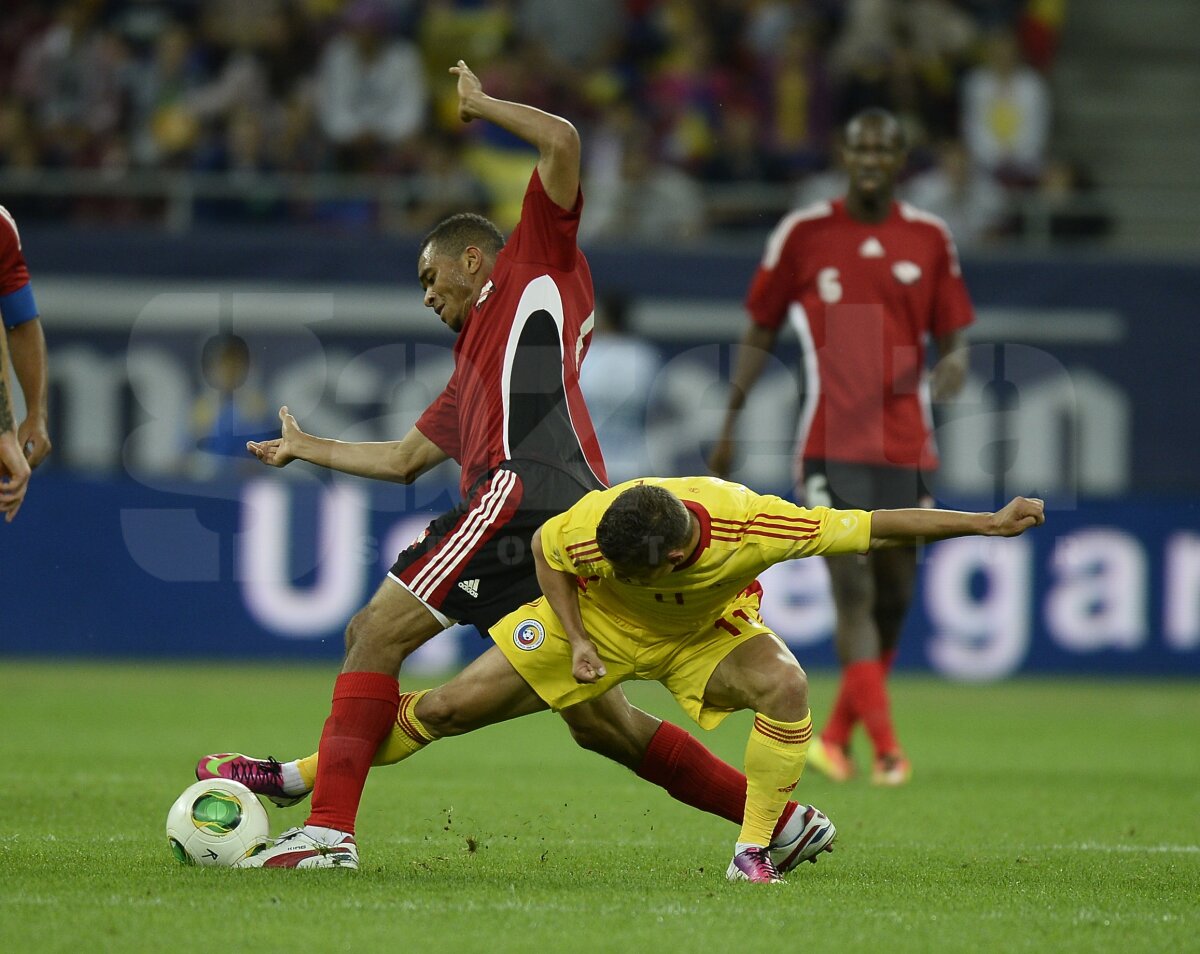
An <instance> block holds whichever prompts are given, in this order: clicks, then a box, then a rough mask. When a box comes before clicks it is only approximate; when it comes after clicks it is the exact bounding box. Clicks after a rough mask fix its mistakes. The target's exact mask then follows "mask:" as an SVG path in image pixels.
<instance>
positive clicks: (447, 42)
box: [417, 0, 513, 133]
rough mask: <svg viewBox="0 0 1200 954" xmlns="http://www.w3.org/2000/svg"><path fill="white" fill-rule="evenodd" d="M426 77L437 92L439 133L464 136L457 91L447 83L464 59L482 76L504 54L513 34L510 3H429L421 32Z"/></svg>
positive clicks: (467, 0) (437, 0)
mask: <svg viewBox="0 0 1200 954" xmlns="http://www.w3.org/2000/svg"><path fill="white" fill-rule="evenodd" d="M417 31H418V32H417V37H418V42H419V44H420V49H421V57H422V59H424V61H425V75H426V77H427V79H428V80H429V81H430V84H431V88H432V89H433V90H434V96H435V99H434V122H435V125H436V127H437V128H438V129H439V130H442V131H446V132H450V133H459V132H460V131H461V129H462V123H461V122H460V121H459V118H458V92H457V90H456V89H455V86H454V84H452V83H446V82H443V80H444V79H445V77H446V71H447V70H448V69H449V68H450V67H451V66H453V65H454V64H455V63H457V62H458V61H459V60H460V59H462V60H466V61H467V62H468V63H470V64H471V67H472V69H474V70H475V71H476V74H477V75H480V76H482V75H484V73H483V71H486V70H488V69H489V67H490V66H491V65H492V64H493V63H494V62H495V61H496V59H497V58H498V57H499V56H501V54H502V53H503V51H504V49H505V47H506V45H507V44H508V42H509V39H510V38H511V36H512V33H513V15H512V10H511V8H510V4H509V3H507V2H501V3H497V2H490V3H489V2H485V3H480V2H478V0H428V2H427V4H426V7H425V11H424V13H423V15H422V16H421V19H420V23H419V25H418V28H417Z"/></svg>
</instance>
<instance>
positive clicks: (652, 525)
mask: <svg viewBox="0 0 1200 954" xmlns="http://www.w3.org/2000/svg"><path fill="white" fill-rule="evenodd" d="M691 534H692V519H691V515H690V514H689V513H688V510H687V508H686V507H685V506H684V505H683V501H682V500H680V499H679V498H678V497H676V496H675V495H674V494H673V493H671V492H670V491H669V490H666V489H664V488H662V487H656V486H654V485H652V484H639V485H638V486H636V487H630V488H629V489H628V490H626V491H623V492H622V493H620V494H618V495H617V499H616V500H614V501H613V502H612V503H611V504H610V505H609V507H608V509H607V510H606V511H604V516H603V517H601V518H600V523H599V525H598V526H597V527H596V543H597V545H598V546H599V547H600V552H601V553H602V554H603V555H604V559H606V560H608V562H609V563H613V564H615V565H616V566H622V567H636V568H642V567H645V568H647V569H651V570H652V569H656V568H657V567H660V566H662V565H663V564H664V563H665V562H666V561H667V551H668V550H673V549H675V548H677V547H681V546H683V545H684V544H686V543H687V542H688V539H689V538H690V537H691Z"/></svg>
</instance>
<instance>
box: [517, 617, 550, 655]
mask: <svg viewBox="0 0 1200 954" xmlns="http://www.w3.org/2000/svg"><path fill="white" fill-rule="evenodd" d="M545 639H546V630H545V627H543V626H542V624H541V623H539V622H538V621H537V620H536V619H527V620H524V621H522V622H520V623H517V628H516V629H514V630H513V642H514V643H515V644H516V646H517V649H523V650H525V651H526V652H532V651H533V650H535V649H537V648H538V647H539V646H540V645H542V642H543V641H544V640H545Z"/></svg>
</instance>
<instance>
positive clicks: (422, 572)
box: [388, 461, 599, 634]
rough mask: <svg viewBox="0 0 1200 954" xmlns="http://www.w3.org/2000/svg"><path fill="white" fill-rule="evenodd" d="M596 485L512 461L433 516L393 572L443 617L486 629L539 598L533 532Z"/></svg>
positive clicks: (551, 469) (537, 466) (448, 620)
mask: <svg viewBox="0 0 1200 954" xmlns="http://www.w3.org/2000/svg"><path fill="white" fill-rule="evenodd" d="M596 489H599V485H598V484H597V485H596V486H583V485H581V484H580V483H579V482H578V481H577V480H576V479H575V478H574V477H573V476H571V475H569V474H567V473H566V472H564V471H562V470H559V469H557V468H554V467H549V466H545V465H542V464H537V463H530V462H526V461H509V462H506V463H505V464H502V465H501V466H500V467H499V468H498V469H497V470H496V471H495V472H494V473H492V474H491V475H489V476H488V477H485V478H484V479H482V480H480V481H479V483H477V484H476V485H475V487H474V488H473V489H472V491H471V495H470V497H469V498H468V499H467V500H464V501H463V502H462V503H460V504H459V505H458V506H457V507H455V508H453V509H452V510H448V511H447V512H446V513H444V514H442V515H441V516H440V517H437V518H435V519H434V520H433V522H432V523H430V524H429V526H428V527H427V528H426V529H425V532H424V533H422V534H421V536H420V537H418V538H417V540H416V541H415V542H414V543H413V544H412V546H410V547H409V548H408V549H406V550H405V551H404V552H403V553H401V554H400V555H399V556H398V557H397V558H396V562H395V563H394V564H393V565H392V568H391V570H390V571H389V572H388V576H390V577H391V578H392V579H393V580H395V581H396V582H398V583H400V584H401V585H402V586H403V587H404V588H405V589H407V590H408V591H409V592H410V593H412V594H413V596H415V597H416V598H417V599H419V600H420V601H421V602H422V603H424V604H425V605H426V607H428V608H429V609H430V610H432V611H433V613H434V615H435V616H437V617H438V618H439V620H440V621H441V622H442V623H444V624H446V625H449V624H450V623H452V622H462V623H470V624H471V625H473V626H475V627H476V628H477V629H479V631H480V632H481V633H485V634H486V632H487V630H488V629H489V628H490V627H491V626H492V625H493V624H494V623H495V622H496V621H497V620H498V619H500V618H501V617H502V616H505V615H506V614H508V613H510V612H512V611H513V610H514V609H516V608H517V607H518V606H520V605H521V604H522V603H528V602H529V601H530V600H534V599H537V598H538V597H539V596H541V592H542V591H541V589H540V587H539V586H538V582H537V575H536V571H535V569H534V564H533V550H532V549H531V546H530V544H531V541H532V540H533V534H534V532H535V531H536V530H537V529H538V528H539V527H540V526H541V525H542V524H543V523H545V522H546V521H547V520H549V519H550V518H551V517H554V516H557V515H558V514H560V513H562V512H563V511H564V510H567V509H569V508H570V507H571V506H573V505H574V504H575V502H576V501H577V500H579V498H580V497H582V496H583V495H584V494H586V493H587V492H588V491H590V490H596Z"/></svg>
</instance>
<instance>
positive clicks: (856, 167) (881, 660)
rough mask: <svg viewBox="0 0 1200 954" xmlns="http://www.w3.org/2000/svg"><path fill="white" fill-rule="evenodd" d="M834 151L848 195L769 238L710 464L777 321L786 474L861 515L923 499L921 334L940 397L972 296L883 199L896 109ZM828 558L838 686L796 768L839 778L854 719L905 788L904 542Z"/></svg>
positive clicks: (900, 150) (956, 386) (940, 230)
mask: <svg viewBox="0 0 1200 954" xmlns="http://www.w3.org/2000/svg"><path fill="white" fill-rule="evenodd" d="M843 159H844V162H845V165H846V169H847V171H848V173H849V178H850V186H849V191H848V193H847V195H846V197H845V198H844V199H840V200H838V201H835V202H832V203H828V202H822V203H818V204H817V205H815V206H811V207H809V208H806V209H802V210H799V211H796V212H793V213H791V214H789V215H788V216H786V217H785V218H784V219H783V220H782V221H781V222H780V223H779V225H778V226H776V228H775V231H774V232H773V233H772V234H771V236H770V238H769V239H768V241H767V246H766V251H765V252H764V255H763V259H762V262H761V264H760V266H759V268H758V271H757V273H756V274H755V276H754V279H753V282H752V283H751V286H750V290H749V293H748V294H747V297H746V308H747V311H748V312H749V316H750V325H749V327H748V328H747V329H746V332H745V334H744V335H743V337H742V340H741V346H740V347H739V349H738V356H737V358H736V360H735V366H734V373H733V380H732V382H731V383H732V387H731V394H730V400H729V408H728V411H727V413H726V418H725V424H724V427H723V429H722V432H721V435H720V438H719V439H718V441H717V443H716V445H715V446H714V448H713V451H712V454H711V457H710V459H709V466H710V467H711V469H712V470H713V472H714V473H717V474H720V475H725V474H727V473H728V472H729V469H730V464H731V461H732V454H733V441H734V438H735V435H736V426H737V419H738V414H739V412H740V411H741V408H742V406H743V404H744V403H745V400H746V395H747V394H748V393H749V391H750V389H751V387H752V386H753V385H754V382H755V381H756V380H757V379H758V376H759V374H760V373H761V371H762V368H763V365H764V363H765V361H766V357H767V354H768V353H769V352H770V351H771V350H772V349H773V348H774V346H775V342H776V339H777V337H778V334H779V330H780V328H781V327H782V325H783V322H784V320H785V318H786V319H790V320H791V322H792V325H793V326H794V327H795V329H796V331H797V333H798V334H799V337H800V342H801V347H802V350H803V361H804V371H805V380H804V401H803V404H802V407H801V414H800V428H799V434H798V437H797V473H796V478H797V482H798V483H800V482H801V481H802V482H803V487H804V499H805V502H806V503H807V504H808V505H809V506H832V507H835V508H839V509H856V508H857V509H863V510H874V509H880V508H889V509H890V508H901V507H912V506H915V505H917V504H918V503H926V504H927V503H928V501H929V489H928V478H929V476H930V475H931V474H932V472H933V471H934V470H935V468H936V466H937V457H936V452H935V450H934V447H933V440H932V435H931V433H930V428H929V414H928V396H927V390H929V389H928V388H927V381H926V378H925V345H926V340H927V338H929V337H932V338H933V340H934V343H935V345H936V347H937V351H938V355H939V357H940V360H939V362H938V364H937V366H936V367H935V368H934V371H933V375H932V388H931V390H932V397H933V399H934V400H947V399H949V398H952V397H953V396H954V395H955V394H957V393H958V391H959V390H960V389H961V387H962V384H963V381H964V379H965V376H966V352H965V349H964V348H963V335H962V332H963V329H964V328H965V327H966V326H967V325H969V324H970V323H971V321H972V320H973V317H974V316H973V312H972V308H971V302H970V299H969V297H968V295H967V291H966V286H965V285H964V284H963V280H962V275H961V273H960V271H959V265H958V256H957V254H956V252H955V249H954V243H953V239H952V238H951V237H950V234H949V233H948V232H947V230H946V227H945V224H944V223H943V222H942V221H941V220H940V219H938V218H937V217H936V216H932V215H929V214H927V213H923V212H921V211H919V210H917V209H914V208H913V207H911V206H909V205H907V204H905V203H903V202H896V201H895V200H894V199H893V191H894V187H895V182H896V176H897V174H898V173H899V172H900V170H901V169H902V168H903V165H904V160H905V145H904V134H903V131H902V129H901V127H900V125H899V123H898V122H897V121H896V119H895V117H894V116H892V115H891V114H890V113H887V112H885V111H883V110H876V109H872V110H866V111H864V112H862V113H859V114H858V115H857V116H855V117H854V118H853V119H851V120H850V122H849V123H848V124H847V126H846V132H845V148H844V151H843ZM826 562H827V564H828V566H829V576H830V579H831V581H832V585H833V599H834V604H835V606H836V609H837V627H836V633H835V641H836V645H837V651H838V656H839V659H840V660H841V663H842V667H843V670H842V682H841V686H840V688H839V691H838V696H837V700H836V702H835V703H834V707H833V711H832V713H831V715H830V718H829V721H828V722H827V723H826V725H825V728H824V730H823V732H822V733H821V736H820V738H819V739H818V740H816V741H815V742H814V745H813V748H812V751H811V752H810V753H809V761H810V763H811V764H812V765H814V766H815V767H816V768H818V769H819V770H820V771H822V772H824V773H825V774H826V775H828V776H830V777H831V778H833V779H835V780H838V781H844V780H846V779H848V778H850V777H851V775H852V774H853V773H854V764H853V762H851V761H850V759H849V757H848V753H847V747H848V745H849V741H850V735H851V732H852V730H853V728H854V725H855V724H856V723H857V722H858V721H860V720H861V721H862V722H863V724H864V725H865V727H866V730H867V733H868V734H869V736H870V738H871V743H872V745H873V746H874V750H875V764H874V771H873V774H872V780H873V781H874V782H876V783H877V784H881V785H899V784H903V783H904V782H906V781H908V778H909V775H910V774H911V767H910V765H909V762H908V759H907V758H906V757H905V755H904V753H903V750H902V749H901V747H900V743H899V741H898V740H897V738H896V732H895V729H894V727H893V725H892V717H891V710H890V705H889V702H888V696H887V688H886V677H887V674H888V671H889V670H890V668H891V664H892V661H893V660H894V658H895V653H896V644H897V641H898V639H899V637H900V630H901V627H902V626H903V623H904V617H905V614H906V613H907V611H908V605H909V603H910V601H911V599H912V592H913V584H914V580H915V577H916V566H917V564H916V551H915V549H913V548H903V549H898V550H888V551H881V552H879V553H872V554H870V555H868V556H865V557H860V556H835V557H828V558H827V559H826Z"/></svg>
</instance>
